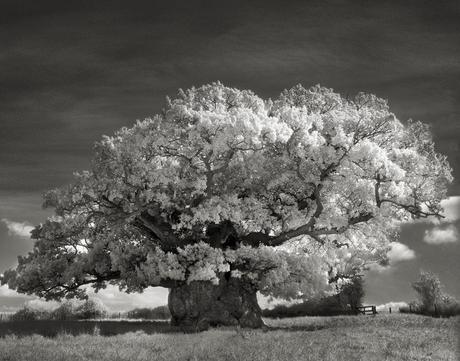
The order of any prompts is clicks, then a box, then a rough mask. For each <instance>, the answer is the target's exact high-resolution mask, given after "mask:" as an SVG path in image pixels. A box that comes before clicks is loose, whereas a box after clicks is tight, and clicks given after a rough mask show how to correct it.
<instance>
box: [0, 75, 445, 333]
mask: <svg viewBox="0 0 460 361" xmlns="http://www.w3.org/2000/svg"><path fill="white" fill-rule="evenodd" d="M451 180H452V176H451V169H450V167H449V165H448V163H447V160H446V157H444V156H442V155H440V154H438V153H436V152H435V149H434V145H433V141H432V137H431V135H430V132H429V129H428V127H427V126H426V125H424V124H422V123H420V122H413V121H408V122H406V123H405V124H403V123H402V122H400V121H399V120H398V119H397V118H396V117H395V115H394V114H393V113H391V112H390V110H389V108H388V105H387V101H385V100H383V99H380V98H378V97H376V96H374V95H371V94H364V93H359V94H358V95H357V96H355V97H354V98H350V99H349V98H345V97H342V96H340V95H339V94H337V93H334V92H333V91H332V90H331V89H327V88H324V87H321V86H314V87H312V88H309V89H306V88H304V87H302V86H301V85H298V86H295V87H293V88H292V89H290V90H285V91H283V92H282V93H281V95H280V96H279V97H278V99H276V100H274V101H272V100H268V101H265V100H263V99H261V98H260V97H258V96H257V95H255V94H254V93H253V92H251V91H248V90H238V89H233V88H228V87H225V86H224V85H222V84H221V83H213V84H210V85H204V86H202V87H200V88H192V89H189V90H187V91H180V92H179V94H178V96H177V98H175V99H173V100H170V99H168V100H167V104H166V107H165V109H164V110H163V112H162V113H161V114H160V115H156V116H154V117H153V118H151V119H146V120H144V121H139V122H137V123H136V124H135V125H134V126H133V127H132V128H122V129H121V130H119V131H117V132H116V133H115V135H114V136H112V137H108V136H105V137H103V139H102V140H101V141H99V142H98V143H96V146H95V155H94V160H93V163H92V168H91V170H90V171H84V172H81V173H77V174H76V175H75V181H74V183H73V184H71V185H69V186H67V187H64V188H60V189H56V190H52V191H50V192H48V193H46V195H45V202H44V205H45V206H46V207H54V209H55V215H54V216H53V217H51V218H49V219H48V220H47V221H46V222H45V223H44V224H41V225H39V226H37V227H36V228H35V229H34V231H33V232H32V237H33V238H34V239H35V240H36V241H35V244H34V248H33V250H32V252H30V253H29V254H28V255H27V256H25V257H19V264H18V266H17V268H16V269H15V270H9V271H6V272H5V274H4V275H3V278H2V283H8V285H9V286H10V287H11V288H13V289H16V290H17V291H18V292H23V293H27V294H36V295H39V296H42V297H45V298H47V299H60V298H62V297H65V296H66V297H84V293H85V287H81V286H84V285H90V284H92V285H93V287H94V288H95V289H96V290H98V289H101V288H104V287H105V286H106V284H115V285H118V286H119V287H120V289H122V290H125V291H127V292H141V291H142V290H143V289H145V288H147V287H150V286H163V287H168V288H170V294H169V307H170V310H171V314H172V322H173V323H174V324H178V325H181V326H183V327H196V328H199V329H201V328H204V327H207V326H208V325H213V324H239V325H241V326H249V327H259V326H261V325H262V320H261V316H260V314H261V312H260V308H259V306H258V305H257V299H256V293H257V291H259V292H260V293H262V294H265V295H273V296H277V297H283V298H286V299H292V298H306V299H308V298H312V297H315V296H320V295H325V294H328V293H329V294H330V293H333V292H334V290H337V289H338V287H337V285H340V284H341V283H344V282H346V280H347V279H349V278H352V277H353V275H355V274H356V273H358V272H359V271H360V270H362V269H363V268H364V267H366V265H368V264H370V263H372V262H384V261H385V255H386V252H387V250H388V245H389V242H391V241H392V240H393V239H394V238H395V237H396V236H397V230H398V225H399V224H400V223H401V222H404V221H407V220H410V219H411V218H414V217H415V218H417V217H428V216H440V212H441V211H442V209H441V207H440V201H441V200H442V199H443V198H444V197H445V196H446V188H447V185H448V183H449V182H450V181H451Z"/></svg>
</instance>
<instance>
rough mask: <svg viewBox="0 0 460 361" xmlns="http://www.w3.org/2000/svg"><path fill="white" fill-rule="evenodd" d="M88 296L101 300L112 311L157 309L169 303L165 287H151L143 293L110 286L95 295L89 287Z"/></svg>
mask: <svg viewBox="0 0 460 361" xmlns="http://www.w3.org/2000/svg"><path fill="white" fill-rule="evenodd" d="M87 291H88V296H89V297H90V298H93V299H98V300H100V301H101V302H102V303H103V304H104V305H105V306H106V307H107V308H108V309H109V310H110V311H112V312H114V311H116V312H119V311H128V310H131V309H133V308H136V307H157V306H164V305H166V304H167V303H168V293H169V291H168V289H167V288H163V287H149V288H147V289H145V290H144V292H142V293H130V294H127V293H125V292H122V291H119V290H118V287H116V286H112V285H108V286H107V288H105V289H102V290H100V291H99V292H97V293H95V292H94V291H93V289H92V288H90V287H87Z"/></svg>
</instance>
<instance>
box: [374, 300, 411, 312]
mask: <svg viewBox="0 0 460 361" xmlns="http://www.w3.org/2000/svg"><path fill="white" fill-rule="evenodd" d="M408 306H409V305H408V304H407V303H406V302H394V301H391V302H387V303H384V304H382V305H378V306H377V307H376V309H377V312H389V308H390V307H391V312H398V311H399V308H400V307H408Z"/></svg>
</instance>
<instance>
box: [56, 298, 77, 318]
mask: <svg viewBox="0 0 460 361" xmlns="http://www.w3.org/2000/svg"><path fill="white" fill-rule="evenodd" d="M75 307H76V306H75V304H74V303H73V302H70V301H65V302H62V303H61V304H60V305H59V306H58V307H57V308H55V309H54V310H53V311H52V312H51V315H50V317H51V319H53V320H61V321H64V320H75V319H76V318H77V317H76V315H75Z"/></svg>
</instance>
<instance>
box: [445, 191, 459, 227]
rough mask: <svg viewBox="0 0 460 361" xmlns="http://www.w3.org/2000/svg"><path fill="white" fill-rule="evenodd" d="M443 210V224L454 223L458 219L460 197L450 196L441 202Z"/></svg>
mask: <svg viewBox="0 0 460 361" xmlns="http://www.w3.org/2000/svg"><path fill="white" fill-rule="evenodd" d="M441 206H442V207H443V208H444V216H445V217H446V218H444V219H443V221H444V222H454V221H456V220H458V219H460V196H452V197H449V198H447V199H444V200H442V201H441Z"/></svg>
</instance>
